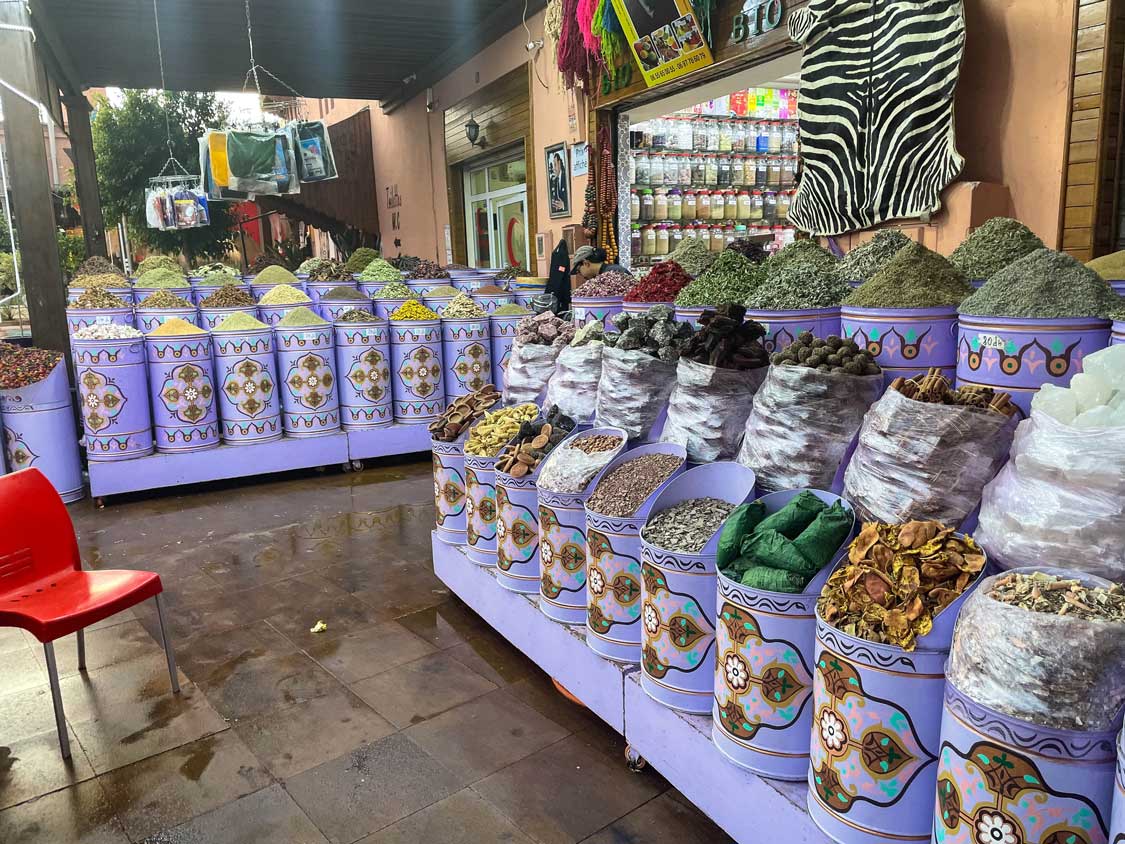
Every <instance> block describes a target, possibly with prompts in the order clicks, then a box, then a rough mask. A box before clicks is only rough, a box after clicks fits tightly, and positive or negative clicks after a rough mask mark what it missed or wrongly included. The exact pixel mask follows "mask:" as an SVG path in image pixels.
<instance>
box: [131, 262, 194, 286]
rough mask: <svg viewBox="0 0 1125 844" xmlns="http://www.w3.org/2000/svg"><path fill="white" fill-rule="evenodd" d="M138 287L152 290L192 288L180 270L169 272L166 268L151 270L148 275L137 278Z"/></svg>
mask: <svg viewBox="0 0 1125 844" xmlns="http://www.w3.org/2000/svg"><path fill="white" fill-rule="evenodd" d="M136 286H137V287H150V288H156V289H160V288H169V287H179V288H184V287H190V285H189V284H188V281H187V279H186V278H184V274H183V273H182V272H180V270H179V269H175V270H169V269H165V268H164V267H158V268H157V269H155V270H149V271H148V272H147V273H144V274H143V275H140V276H138V277H137V284H136Z"/></svg>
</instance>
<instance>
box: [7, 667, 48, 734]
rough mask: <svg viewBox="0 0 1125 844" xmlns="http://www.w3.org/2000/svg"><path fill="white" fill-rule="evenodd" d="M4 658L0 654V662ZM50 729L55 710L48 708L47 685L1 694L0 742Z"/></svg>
mask: <svg viewBox="0 0 1125 844" xmlns="http://www.w3.org/2000/svg"><path fill="white" fill-rule="evenodd" d="M3 661H4V658H3V656H0V663H2V662H3ZM2 688H3V686H0V689H2ZM53 729H55V712H54V710H53V709H52V708H51V687H50V686H39V687H37V688H33V689H24V690H23V691H19V692H12V693H11V694H7V695H0V741H7V742H13V741H19V740H20V739H23V738H28V737H29V736H34V735H37V734H38V733H45V732H47V731H48V730H53Z"/></svg>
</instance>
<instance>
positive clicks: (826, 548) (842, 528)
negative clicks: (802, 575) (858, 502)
mask: <svg viewBox="0 0 1125 844" xmlns="http://www.w3.org/2000/svg"><path fill="white" fill-rule="evenodd" d="M851 529H852V514H851V511H849V510H848V509H847V508H846V507H845V506H844V505H843V504H841V503H840V502H839V501H837V502H836V503H835V504H833V505H832V506H831V507H829V508H828V509H826V510H821V511H820V513H818V514H817V517H816V518H815V519H813V521H812V524H811V525H809V526H808V527H807V528H805V529H804V530H803V531H802V532H801V535H800V536H798V537H797V538H796V539H794V540H793V547H794V548H796V549H797V550H798V551H799V552H800V553H801V556H803V557H804V558H805V559H806V560H808V561H810V562H811V563H813V564H815V566H816V570H817V571H820V570H821V569H822V568H824V567H825V566H826V565H828V564H829V563H830V562H832V556H833V555H834V554H835V553H836V550H837V549H838V548H839V547H840V543H842V542H843V541H844V540H845V539H847V538H848V533H849V532H850V531H851Z"/></svg>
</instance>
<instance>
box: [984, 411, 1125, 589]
mask: <svg viewBox="0 0 1125 844" xmlns="http://www.w3.org/2000/svg"><path fill="white" fill-rule="evenodd" d="M974 536H975V538H976V539H977V541H978V542H980V544H981V545H982V546H984V549H985V550H986V551H987V552H988V556H989V558H990V559H992V560H993V561H995V562H996V563H997V564H998V565H1000V566H1001V567H1002V568H1006V569H1007V568H1015V567H1016V566H1025V565H1032V564H1036V563H1039V562H1040V561H1042V562H1043V563H1045V564H1049V565H1057V566H1065V567H1066V568H1068V569H1076V570H1078V571H1084V572H1089V573H1090V574H1094V575H1098V576H1099V577H1107V578H1109V579H1110V580H1113V581H1117V582H1125V428H1072V427H1070V426H1069V425H1064V424H1063V423H1062V422H1059V421H1058V420H1057V419H1055V418H1054V417H1053V416H1049V415H1047V414H1045V413H1041V412H1039V411H1036V410H1033V411H1032V412H1031V418H1030V419H1026V420H1024V421H1023V422H1021V423H1020V426H1019V427H1018V428H1017V429H1016V435H1015V437H1014V439H1013V440H1012V452H1011V458H1010V459H1009V461H1008V463H1007V465H1005V466H1004V468H1003V469H1001V470H1000V474H999V475H997V476H996V478H995V479H994V480H993V481H992V482H991V483H990V484H988V486H986V487H985V488H984V495H983V497H982V500H981V508H980V524H979V525H978V527H977V529H976V532H975V534H974Z"/></svg>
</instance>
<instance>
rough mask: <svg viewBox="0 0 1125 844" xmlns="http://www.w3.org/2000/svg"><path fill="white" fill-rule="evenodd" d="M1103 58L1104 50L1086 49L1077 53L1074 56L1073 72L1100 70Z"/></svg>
mask: <svg viewBox="0 0 1125 844" xmlns="http://www.w3.org/2000/svg"><path fill="white" fill-rule="evenodd" d="M1104 60H1105V50H1087V51H1086V52H1084V53H1078V54H1077V55H1076V56H1075V57H1074V72H1075V73H1076V74H1081V73H1094V72H1096V71H1100V70H1101V69H1102V62H1103V61H1104Z"/></svg>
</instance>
